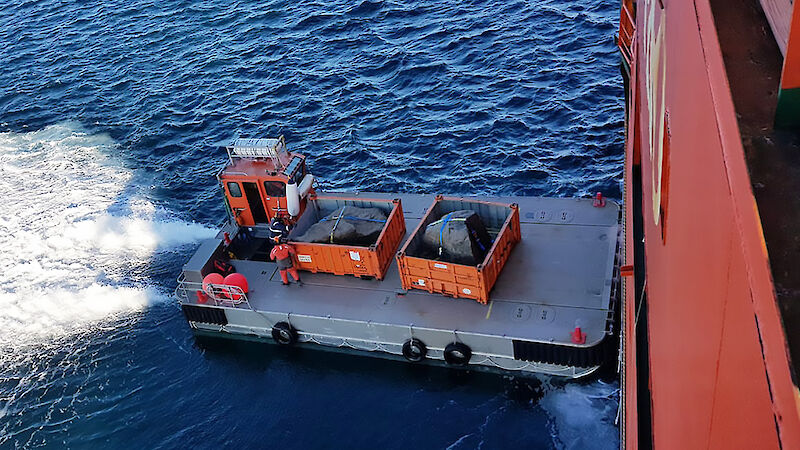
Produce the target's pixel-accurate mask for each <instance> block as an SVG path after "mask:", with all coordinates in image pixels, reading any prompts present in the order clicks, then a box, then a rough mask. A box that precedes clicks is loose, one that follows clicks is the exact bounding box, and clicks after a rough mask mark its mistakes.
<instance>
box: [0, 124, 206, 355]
mask: <svg viewBox="0 0 800 450" xmlns="http://www.w3.org/2000/svg"><path fill="white" fill-rule="evenodd" d="M114 145H115V144H114V142H113V140H112V139H111V138H110V137H108V136H106V135H91V134H87V133H86V132H84V131H82V130H81V129H80V126H78V125H76V124H73V123H63V124H58V125H53V126H49V127H47V128H44V129H42V130H39V131H33V132H29V133H0V202H2V203H0V344H8V343H13V342H17V343H19V342H25V341H26V340H27V341H30V340H32V339H33V338H35V337H42V336H52V335H54V334H63V333H65V332H68V331H69V330H71V329H74V328H76V327H85V326H87V325H90V324H92V323H93V322H97V321H100V320H103V319H105V318H108V317H109V316H113V315H115V314H119V313H122V312H128V311H136V310H141V309H143V308H145V307H146V306H147V305H148V304H151V303H152V302H153V301H156V299H158V298H161V297H162V296H161V295H159V294H158V293H157V292H156V291H155V290H154V289H152V288H149V287H147V285H146V283H145V282H142V281H137V280H132V279H130V278H129V277H130V274H131V272H132V271H135V269H136V268H137V267H139V268H141V267H144V265H146V264H147V263H148V261H149V260H150V259H151V257H152V256H153V254H154V253H155V252H159V251H163V250H165V249H168V248H174V247H175V246H179V245H183V244H188V243H191V242H194V241H196V240H198V239H201V238H207V237H211V236H213V233H214V232H213V230H211V229H210V228H208V227H205V226H203V225H199V224H195V223H187V222H185V221H180V220H174V219H170V218H169V217H168V215H167V214H166V212H164V211H161V210H158V209H157V208H156V207H154V205H153V204H152V203H151V202H149V201H147V200H146V199H144V198H142V197H141V196H139V195H137V194H136V192H135V191H136V189H132V188H131V186H130V184H131V180H132V175H133V174H132V171H131V170H129V169H126V168H124V167H123V166H122V165H121V164H119V163H117V162H115V161H113V160H111V159H110V158H109V157H108V156H106V155H107V154H109V150H110V149H112V148H113V146H114ZM109 211H124V213H118V214H114V213H111V212H109Z"/></svg>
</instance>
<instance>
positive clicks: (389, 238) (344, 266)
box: [289, 195, 406, 280]
mask: <svg viewBox="0 0 800 450" xmlns="http://www.w3.org/2000/svg"><path fill="white" fill-rule="evenodd" d="M344 206H356V207H359V208H379V209H381V210H383V211H384V212H386V214H387V216H388V218H387V219H386V224H385V225H384V227H383V230H381V234H380V235H379V236H378V240H377V241H376V242H375V244H373V245H371V246H369V247H359V246H353V245H339V244H318V243H309V242H297V241H294V240H293V238H294V237H296V236H300V235H302V234H303V233H305V232H306V230H308V228H309V227H311V225H313V224H315V223H317V222H318V221H319V220H320V219H322V218H323V217H325V216H327V215H329V214H331V213H333V212H335V211H336V210H340V209H342V207H344ZM405 234H406V221H405V218H404V217H403V207H402V205H401V203H400V199H394V200H377V199H364V198H350V197H333V196H316V195H311V196H309V201H308V204H307V205H306V210H305V212H303V215H302V216H300V219H299V220H298V221H297V225H296V226H295V228H294V229H293V230H292V232H291V233H289V242H290V243H291V244H292V245H293V246H294V248H295V250H296V251H297V256H296V257H295V267H297V268H298V269H300V270H307V271H309V272H314V273H316V272H326V273H333V274H336V275H355V276H357V277H374V278H377V279H379V280H381V279H383V277H384V275H386V271H387V270H388V269H389V265H390V264H391V262H392V257H393V256H394V254H395V252H396V251H397V247H398V246H399V245H400V241H401V240H402V239H403V236H405Z"/></svg>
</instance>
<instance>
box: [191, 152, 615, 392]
mask: <svg viewBox="0 0 800 450" xmlns="http://www.w3.org/2000/svg"><path fill="white" fill-rule="evenodd" d="M225 149H226V151H227V154H228V163H227V164H226V166H225V167H224V168H223V169H222V170H221V171H220V172H219V173H218V175H217V177H218V180H219V182H220V184H221V186H222V189H223V192H224V194H225V202H226V205H227V207H228V208H227V210H228V217H227V221H226V222H225V224H224V225H223V226H222V228H221V229H220V231H219V233H218V234H217V236H216V237H215V238H213V239H209V240H206V241H203V242H202V243H201V245H200V246H199V248H198V249H197V251H196V252H195V253H194V255H193V256H192V257H191V259H190V260H189V261H188V262H187V263H186V265H185V266H184V267H183V270H182V272H181V275H180V277H179V279H178V286H177V288H176V297H177V300H178V302H179V304H180V307H181V309H182V311H183V313H184V315H185V317H186V320H187V321H188V323H189V326H190V327H191V329H192V330H193V331H194V332H195V333H196V334H201V335H211V336H218V337H225V338H239V339H255V340H263V341H266V342H274V343H277V344H279V345H285V346H305V347H313V348H319V349H332V350H339V351H341V350H342V349H345V350H348V351H352V352H356V353H362V354H365V355H374V356H379V357H384V358H390V359H399V360H407V361H409V362H412V363H415V364H434V365H447V366H451V367H459V368H469V369H474V370H487V371H496V372H501V373H512V374H518V375H519V374H523V375H524V374H533V373H544V374H551V375H560V376H565V377H571V378H577V377H581V376H585V375H588V374H590V373H593V372H595V371H596V370H597V369H598V368H599V367H600V366H601V365H602V364H603V363H605V362H608V361H614V362H616V357H617V353H616V352H617V343H618V339H619V338H618V337H616V338H615V336H617V333H616V332H615V320H614V318H615V308H616V305H617V302H618V299H619V289H618V288H619V285H620V281H619V280H620V267H619V265H618V261H619V260H620V257H619V256H620V255H619V252H620V245H619V243H620V233H621V227H620V207H619V205H618V204H617V203H616V202H614V201H611V200H607V199H603V198H601V197H600V196H598V197H597V198H574V199H568V198H541V197H482V198H475V197H468V198H456V197H449V198H442V197H441V196H437V195H422V194H387V193H377V192H336V193H325V195H324V196H323V195H322V194H321V193H317V192H316V191H315V189H314V187H313V184H314V183H313V176H311V175H310V174H309V173H307V171H306V166H305V156H303V155H300V154H298V153H294V152H290V151H288V150H287V149H286V144H285V142H284V140H283V138H282V137H281V138H278V139H247V140H245V139H237V140H235V141H233V142H232V143H231V144H229V145H226V146H225ZM346 205H367V206H370V205H372V206H375V205H387V206H386V208H387V211H388V212H390V214H389V217H390V218H391V219H390V220H388V221H387V224H386V225H385V227H384V230H383V231H382V232H381V235H380V237H379V238H378V241H377V243H376V244H375V245H372V246H370V247H357V246H356V247H347V246H342V245H328V244H305V243H303V244H301V243H297V242H293V241H292V239H293V238H294V237H296V236H297V234H299V231H301V230H305V229H307V228H308V222H309V221H314V220H319V219H320V217H322V216H323V215H325V214H327V213H328V211H330V210H334V209H335V208H339V207H342V206H346ZM442 205H444V206H442ZM470 205H472V206H470ZM492 205H495V206H492ZM496 205H505V206H502V207H500V206H496ZM445 207H447V208H449V209H447V208H445ZM456 207H457V208H461V209H464V208H467V209H470V208H472V209H474V210H475V211H476V212H477V213H478V214H479V215H481V214H483V215H484V221H485V222H486V223H487V224H488V225H489V226H488V229H489V230H490V233H489V234H491V235H492V240H493V244H492V246H491V249H489V250H488V251H487V253H486V256H485V260H484V261H483V262H480V263H479V264H477V265H476V266H474V267H469V266H463V265H458V264H450V263H447V262H443V261H439V260H435V259H431V260H430V261H429V264H425V263H424V262H425V260H423V259H420V258H419V257H413V258H412V257H410V256H409V255H408V254H406V251H407V250H408V248H409V245H412V244H413V245H412V246H418V244H419V243H418V242H417V241H419V239H420V238H419V237H418V236H417V237H416V240H415V233H417V232H419V230H420V229H421V228H422V225H423V222H424V224H428V223H429V222H430V221H431V219H430V217H429V216H430V214H429V213H432V212H434V211H439V210H442V209H443V208H444V209H447V211H450V210H452V209H454V208H456ZM320 208H323V209H324V208H328V210H327V211H321V210H320ZM342 211H343V210H342ZM497 211H501V212H502V213H499V212H497ZM343 214H344V213H342V214H340V215H339V216H334V217H335V218H337V219H338V218H339V217H341V216H342V215H343ZM506 214H507V216H506ZM396 215H399V216H400V217H396ZM275 217H279V218H282V220H284V221H285V222H286V223H287V224H289V225H290V226H294V229H293V230H292V231H291V232H290V233H289V234H288V238H287V239H286V240H285V241H282V242H288V243H289V244H295V245H296V246H297V251H296V252H295V254H294V255H293V256H292V258H293V261H294V264H295V267H296V268H298V269H300V277H301V280H302V283H301V284H298V283H291V284H288V285H286V284H284V283H283V282H282V280H281V277H280V276H279V268H278V265H277V264H276V263H275V262H273V261H272V260H270V258H269V256H268V255H269V254H270V250H271V249H272V247H273V246H274V245H277V244H276V242H274V241H273V239H272V235H271V234H270V233H271V232H270V223H271V221H272V220H273V219H274V218H275ZM401 219H402V220H401ZM398 221H399V222H402V224H401V223H398ZM494 223H497V229H493V226H492V224H494ZM331 237H333V232H331ZM309 245H310V246H311V247H314V246H316V247H314V248H311V249H308V248H307V247H308V246H309ZM303 246H306V247H303ZM440 250H441V249H440ZM412 260H413V261H412ZM421 261H422V263H423V264H422V265H420V264H421V263H420V262H421ZM221 268H222V269H221ZM220 270H229V271H235V272H236V273H237V274H239V275H237V276H241V277H244V279H246V284H245V285H244V286H235V285H225V284H220V282H219V281H218V279H217V281H216V283H217V284H209V283H205V285H204V280H206V278H207V277H208V276H209V274H212V273H215V272H217V271H220ZM219 277H220V278H219V279H221V275H219ZM241 277H240V278H241ZM487 282H488V284H487ZM473 285H474V286H476V288H475V289H474V293H473V288H472V287H471V286H473ZM215 294H217V295H215Z"/></svg>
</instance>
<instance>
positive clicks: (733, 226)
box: [619, 0, 800, 449]
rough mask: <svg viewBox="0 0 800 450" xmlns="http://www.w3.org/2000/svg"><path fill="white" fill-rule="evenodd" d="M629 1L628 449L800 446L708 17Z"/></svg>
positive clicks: (764, 258)
mask: <svg viewBox="0 0 800 450" xmlns="http://www.w3.org/2000/svg"><path fill="white" fill-rule="evenodd" d="M631 3H632V2H630V1H623V8H622V15H621V17H622V23H621V27H620V41H619V43H620V47H621V50H622V55H623V60H624V61H625V62H626V68H628V70H629V72H628V76H627V77H626V79H627V81H628V87H629V89H628V95H627V112H628V114H627V127H626V134H627V136H626V162H625V198H624V200H625V205H626V208H625V229H626V247H625V257H626V264H627V265H633V266H634V269H635V270H634V274H633V275H632V276H628V277H625V290H624V294H625V295H624V302H623V303H624V307H623V310H622V321H623V332H624V335H623V349H622V354H623V359H624V360H623V362H624V366H623V367H624V369H623V373H622V385H623V391H624V392H623V396H622V400H621V401H622V407H623V408H624V420H623V424H622V430H623V431H622V442H623V445H625V446H626V447H627V448H638V447H639V446H640V445H641V446H642V447H649V446H650V445H651V444H652V445H653V446H655V447H657V448H682V449H683V448H697V447H703V448H709V447H710V448H781V447H782V448H800V414H798V410H799V409H800V402H799V401H798V389H797V385H796V383H795V382H794V380H793V378H792V369H791V366H790V358H789V355H788V350H787V340H786V335H785V333H784V328H783V325H782V322H781V316H780V311H779V309H778V304H777V302H776V294H775V287H774V284H773V279H772V274H771V272H770V263H769V259H768V254H767V247H766V244H765V241H764V234H763V231H762V229H761V220H760V217H759V212H758V207H757V205H756V201H755V197H754V195H753V190H752V187H751V180H750V177H749V174H748V168H747V165H746V161H745V152H744V148H743V145H742V138H741V135H740V132H739V128H738V124H737V116H736V112H735V109H734V103H733V99H732V96H731V91H730V87H729V85H728V79H727V76H726V71H725V66H724V62H723V55H722V51H721V48H720V44H719V41H718V39H717V32H716V28H715V23H714V17H713V15H712V10H711V5H710V3H709V1H708V0H696V1H693V2H688V1H684V2H678V1H669V2H668V1H663V2H661V1H658V0H652V1H639V2H638V4H637V5H636V7H635V8H634V5H632V4H631ZM634 9H635V13H634ZM642 237H643V238H644V239H643V240H644V243H643V244H642V239H641V238H642ZM637 246H639V248H638V249H637Z"/></svg>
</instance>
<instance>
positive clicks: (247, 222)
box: [220, 175, 314, 227]
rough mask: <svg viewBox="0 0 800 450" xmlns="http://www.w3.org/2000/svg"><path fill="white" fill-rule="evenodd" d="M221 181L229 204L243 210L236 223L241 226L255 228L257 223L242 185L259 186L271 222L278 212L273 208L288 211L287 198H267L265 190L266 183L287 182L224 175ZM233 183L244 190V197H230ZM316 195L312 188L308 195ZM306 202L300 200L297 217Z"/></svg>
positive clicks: (301, 212)
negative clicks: (230, 185) (230, 188)
mask: <svg viewBox="0 0 800 450" xmlns="http://www.w3.org/2000/svg"><path fill="white" fill-rule="evenodd" d="M220 181H221V182H222V184H223V185H224V189H225V197H226V198H227V199H228V204H229V205H230V207H231V209H232V210H233V209H236V208H241V209H243V211H242V212H241V213H240V214H239V217H238V218H237V219H236V223H238V224H239V225H240V226H245V227H249V226H254V225H255V222H254V221H253V214H252V213H251V212H250V205H249V204H248V202H247V196H246V195H244V187H243V186H242V183H255V184H256V186H258V193H259V195H260V197H261V201H262V202H263V203H264V209H265V210H266V212H267V217H268V218H269V219H270V220H271V219H272V218H273V217H274V216H275V213H276V211H274V210H273V208H280V209H282V210H284V211H285V210H286V197H267V193H266V191H265V190H264V182H265V181H282V182H283V183H286V182H287V180H285V179H281V180H278V179H276V178H275V177H265V178H258V177H250V176H244V175H235V176H231V175H223V176H221V177H220ZM230 181H233V182H237V183H239V187H240V188H241V189H242V196H241V197H233V196H232V195H230V192H229V191H228V185H227V183H228V182H230ZM312 194H314V189H313V188H312V189H311V190H310V191H309V193H308V195H312ZM305 205H306V200H305V199H304V198H302V199H300V213H299V214H298V215H297V217H300V216H301V215H302V214H303V211H305Z"/></svg>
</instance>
